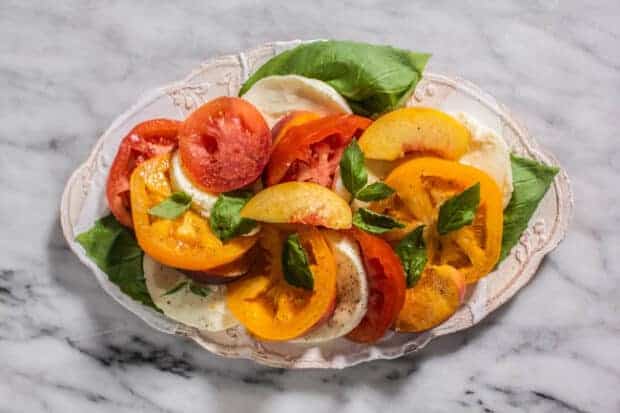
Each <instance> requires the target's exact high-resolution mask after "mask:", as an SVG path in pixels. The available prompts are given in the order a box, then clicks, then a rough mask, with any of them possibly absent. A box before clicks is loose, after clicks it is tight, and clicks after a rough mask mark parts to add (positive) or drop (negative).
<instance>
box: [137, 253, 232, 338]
mask: <svg viewBox="0 0 620 413" xmlns="http://www.w3.org/2000/svg"><path fill="white" fill-rule="evenodd" d="M143 267H144V278H145V279H146V288H147V289H148V291H149V294H150V295H151V298H152V299H153V302H154V303H155V305H156V306H157V307H159V308H160V309H161V310H162V311H163V312H164V314H165V315H167V316H168V317H170V318H172V319H173V320H176V321H178V322H180V323H183V324H187V325H188V326H192V327H196V328H198V329H200V330H208V331H222V330H226V329H227V328H230V327H234V326H236V325H237V324H238V322H237V320H236V319H235V317H234V316H233V315H232V313H231V312H230V311H229V310H228V307H227V305H226V286H224V285H209V287H208V288H209V290H210V292H209V294H208V295H207V296H206V297H203V296H201V295H197V294H195V293H193V292H191V291H190V289H189V288H188V287H183V288H181V289H179V290H178V291H176V292H174V293H172V294H168V295H165V294H166V292H168V291H170V290H171V289H172V288H174V287H175V286H177V285H179V284H180V283H182V282H184V281H189V278H187V277H186V276H185V275H183V273H181V272H180V271H177V270H175V269H174V268H170V267H166V266H165V265H162V264H160V263H158V262H157V261H155V260H154V259H152V258H151V257H149V256H148V255H145V256H144V261H143Z"/></svg>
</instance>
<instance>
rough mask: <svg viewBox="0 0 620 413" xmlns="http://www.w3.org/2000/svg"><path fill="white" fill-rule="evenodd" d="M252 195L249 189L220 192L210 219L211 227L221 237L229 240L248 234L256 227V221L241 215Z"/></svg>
mask: <svg viewBox="0 0 620 413" xmlns="http://www.w3.org/2000/svg"><path fill="white" fill-rule="evenodd" d="M251 197H252V192H249V191H238V192H229V193H227V194H220V196H219V197H218V198H217V201H215V205H214V206H213V209H212V210H211V216H210V219H209V224H210V226H211V229H212V230H213V232H214V233H215V235H216V236H217V237H218V238H219V239H221V240H222V241H228V240H229V239H231V238H234V237H237V236H239V235H243V234H247V233H248V232H250V231H252V230H253V229H254V227H256V221H253V220H251V219H247V218H242V217H241V215H240V212H241V210H242V209H243V207H244V206H245V204H246V203H247V202H248V201H249V199H250V198H251Z"/></svg>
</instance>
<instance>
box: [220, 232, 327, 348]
mask: <svg viewBox="0 0 620 413" xmlns="http://www.w3.org/2000/svg"><path fill="white" fill-rule="evenodd" d="M298 233H299V237H300V240H301V243H302V245H303V247H304V249H305V251H306V253H307V256H308V259H309V264H310V271H311V273H312V277H313V284H314V287H313V289H312V290H306V289H303V288H298V287H294V286H292V285H290V284H289V283H287V282H286V280H285V279H284V275H283V273H282V261H281V259H282V245H283V242H284V240H285V238H286V234H285V233H283V232H281V231H279V230H278V229H276V228H275V227H273V226H270V225H267V226H265V227H264V228H263V230H262V231H261V233H260V242H259V246H260V248H262V250H263V253H262V254H259V257H260V258H262V262H257V263H256V264H255V265H254V266H253V267H252V270H251V272H250V274H248V275H247V276H246V277H244V278H243V279H241V280H239V281H235V282H234V283H231V284H229V285H228V293H227V302H228V306H229V308H230V310H231V311H232V313H233V314H234V315H235V317H236V318H237V319H238V320H239V321H240V322H241V324H243V326H244V327H245V328H247V329H248V330H249V331H250V332H251V333H252V334H254V335H255V336H257V337H258V338H260V339H263V340H290V339H292V338H295V337H299V336H301V335H302V334H304V333H306V332H307V331H309V330H310V329H311V328H312V327H314V326H316V325H317V324H319V323H320V322H321V321H323V320H325V319H326V318H327V317H329V315H330V314H331V312H332V311H333V309H334V303H335V299H336V263H335V261H334V256H333V254H332V251H331V250H330V248H329V246H328V245H327V242H326V241H325V238H324V237H323V235H322V234H321V233H320V232H319V231H318V230H317V229H315V228H312V227H305V228H300V229H299V231H298Z"/></svg>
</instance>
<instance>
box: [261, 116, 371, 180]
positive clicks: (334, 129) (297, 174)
mask: <svg viewBox="0 0 620 413" xmlns="http://www.w3.org/2000/svg"><path fill="white" fill-rule="evenodd" d="M371 122H372V121H371V120H370V119H367V118H364V117H361V116H357V115H330V116H325V117H323V118H319V119H316V120H310V121H308V122H305V123H301V124H299V125H297V126H292V127H290V128H288V129H286V130H284V132H285V134H284V135H283V136H282V137H281V138H279V139H277V144H276V145H275V146H274V148H273V152H272V154H271V158H270V159H269V163H268V164H267V168H266V170H265V184H266V185H267V186H269V185H275V184H277V183H280V182H285V181H301V182H314V183H316V184H319V185H323V186H326V187H330V186H331V184H332V181H333V179H334V173H335V172H336V169H337V168H338V163H339V162H340V157H341V156H342V153H343V152H344V149H345V148H346V146H347V145H348V144H349V142H351V139H353V138H354V137H356V136H359V135H360V134H361V133H362V132H363V131H364V129H366V128H367V127H368V125H370V124H371ZM284 126H286V125H284ZM283 129H284V128H283Z"/></svg>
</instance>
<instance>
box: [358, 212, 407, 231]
mask: <svg viewBox="0 0 620 413" xmlns="http://www.w3.org/2000/svg"><path fill="white" fill-rule="evenodd" d="M353 225H355V226H356V227H358V228H359V229H362V230H364V231H366V232H370V233H371V234H383V233H384V232H388V231H389V230H391V229H394V228H404V227H405V225H404V224H402V223H400V222H398V221H397V220H395V219H394V218H392V217H391V216H389V215H383V214H378V213H376V212H373V211H371V210H369V209H366V208H360V209H358V210H357V211H355V213H354V214H353Z"/></svg>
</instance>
